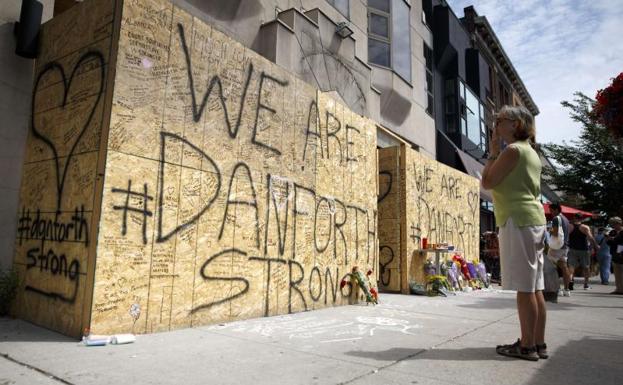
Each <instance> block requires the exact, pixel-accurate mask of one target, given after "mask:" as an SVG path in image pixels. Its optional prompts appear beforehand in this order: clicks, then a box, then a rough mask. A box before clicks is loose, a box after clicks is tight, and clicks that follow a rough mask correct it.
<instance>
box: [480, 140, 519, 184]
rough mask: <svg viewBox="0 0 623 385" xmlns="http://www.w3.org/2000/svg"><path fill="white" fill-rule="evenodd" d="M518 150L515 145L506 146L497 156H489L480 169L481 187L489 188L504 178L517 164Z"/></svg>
mask: <svg viewBox="0 0 623 385" xmlns="http://www.w3.org/2000/svg"><path fill="white" fill-rule="evenodd" d="M518 161H519V150H518V149H517V148H515V146H513V145H510V146H507V147H506V149H504V151H502V153H501V154H500V156H499V157H498V158H489V160H488V161H487V165H486V166H485V168H484V170H482V187H483V188H485V189H487V190H490V189H492V188H494V187H495V186H497V185H499V184H500V183H501V182H502V181H503V180H504V178H506V176H507V175H508V174H510V172H511V171H513V169H514V168H515V166H517V162H518Z"/></svg>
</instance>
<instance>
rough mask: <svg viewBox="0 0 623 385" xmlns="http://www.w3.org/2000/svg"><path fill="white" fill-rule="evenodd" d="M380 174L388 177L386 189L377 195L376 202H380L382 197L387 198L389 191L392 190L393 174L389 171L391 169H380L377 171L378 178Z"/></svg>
mask: <svg viewBox="0 0 623 385" xmlns="http://www.w3.org/2000/svg"><path fill="white" fill-rule="evenodd" d="M382 176H384V177H387V179H388V181H387V190H385V191H383V192H382V193H381V195H379V197H378V198H377V203H381V202H382V201H383V199H385V198H387V196H388V195H389V193H390V192H391V191H392V181H393V174H392V173H391V171H381V172H379V179H380V177H382Z"/></svg>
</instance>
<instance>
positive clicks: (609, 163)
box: [541, 92, 623, 216]
mask: <svg viewBox="0 0 623 385" xmlns="http://www.w3.org/2000/svg"><path fill="white" fill-rule="evenodd" d="M561 104H562V105H563V106H564V107H566V108H568V109H570V116H571V118H572V119H573V120H574V121H576V122H578V123H580V124H581V125H582V132H581V134H580V137H579V138H578V140H572V141H571V142H570V143H569V144H568V143H567V142H565V141H563V142H562V144H555V143H548V144H544V145H542V146H541V148H542V149H543V151H544V153H545V155H546V156H547V157H549V158H550V159H553V160H554V161H555V163H557V166H558V167H557V168H556V169H545V170H544V172H545V173H546V175H549V176H550V177H551V183H552V184H554V185H556V186H557V188H558V190H559V191H563V192H564V193H565V194H566V195H568V196H573V195H576V196H579V197H581V198H582V203H581V205H580V206H581V207H580V208H582V209H585V210H600V211H604V212H606V213H607V214H608V215H610V216H612V215H621V214H623V143H622V141H621V138H616V137H613V136H612V135H611V133H610V132H608V130H607V129H606V127H604V126H603V125H602V124H601V123H599V122H598V121H597V119H595V116H594V114H592V110H593V107H594V105H595V101H594V100H592V99H591V98H589V97H588V96H586V95H584V94H582V93H579V92H578V93H576V94H575V98H574V100H573V102H568V101H563V102H562V103H561ZM563 203H564V202H563Z"/></svg>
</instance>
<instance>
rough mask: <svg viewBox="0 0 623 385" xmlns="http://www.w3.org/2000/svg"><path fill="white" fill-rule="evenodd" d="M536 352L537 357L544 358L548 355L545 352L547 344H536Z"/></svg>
mask: <svg viewBox="0 0 623 385" xmlns="http://www.w3.org/2000/svg"><path fill="white" fill-rule="evenodd" d="M536 354H538V355H539V358H542V359H544V360H546V359H547V358H548V357H549V354H547V344H546V343H543V345H539V344H536Z"/></svg>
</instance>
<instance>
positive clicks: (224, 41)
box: [91, 0, 378, 333]
mask: <svg viewBox="0 0 623 385" xmlns="http://www.w3.org/2000/svg"><path fill="white" fill-rule="evenodd" d="M112 102H113V106H112V115H111V123H110V132H109V142H108V156H107V163H106V174H105V185H104V189H103V201H102V220H101V223H100V234H99V239H98V244H97V272H96V277H95V287H94V297H93V314H92V323H91V329H92V330H93V331H94V332H97V333H110V332H130V331H131V332H135V333H143V332H155V331H162V330H170V329H174V328H183V327H190V326H194V325H201V324H207V323H214V322H220V321H229V320H235V319H244V318H249V317H258V316H267V315H275V314H284V313H288V312H296V311H304V310H310V309H316V308H321V307H325V306H333V305H340V304H343V303H346V302H347V300H348V295H349V290H348V287H346V288H344V289H343V290H341V289H340V287H339V282H340V280H341V279H342V277H344V275H345V274H346V273H347V272H348V271H349V270H350V269H351V268H352V266H354V265H357V266H359V267H360V268H361V269H362V270H364V269H368V268H371V267H373V266H376V265H378V253H377V250H378V244H377V242H376V239H377V225H376V223H377V212H376V199H377V186H376V181H377V168H376V151H375V148H376V130H375V126H374V124H373V122H371V121H369V120H368V119H365V118H363V117H361V116H359V115H357V114H354V113H353V112H351V111H350V110H348V109H347V108H346V107H344V106H343V105H342V104H340V103H337V102H335V101H334V100H333V99H331V98H329V97H327V96H325V95H322V94H319V93H317V91H316V90H315V89H314V88H312V87H311V86H309V85H308V84H306V83H304V82H302V81H300V80H299V79H297V78H295V77H293V76H292V75H291V74H289V73H287V72H286V71H284V70H283V69H281V68H280V67H278V66H276V65H275V64H273V63H271V62H269V61H268V60H266V59H264V58H263V57H261V56H259V55H258V54H256V53H255V52H253V51H251V50H249V49H247V48H245V47H243V46H242V45H241V44H239V43H237V42H235V41H233V40H232V39H230V38H228V37H227V36H225V35H224V34H222V33H221V32H219V31H217V30H215V29H213V28H211V27H210V26H209V25H207V24H205V23H204V22H202V21H201V20H199V19H197V18H195V17H193V16H192V15H190V14H188V13H186V12H185V11H183V10H181V9H179V8H177V7H175V6H173V5H172V4H171V3H169V2H168V1H165V0H145V1H141V2H134V1H126V2H125V4H124V7H123V20H122V22H121V32H120V40H119V53H118V62H117V71H116V78H115V88H114V97H113V101H112Z"/></svg>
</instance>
